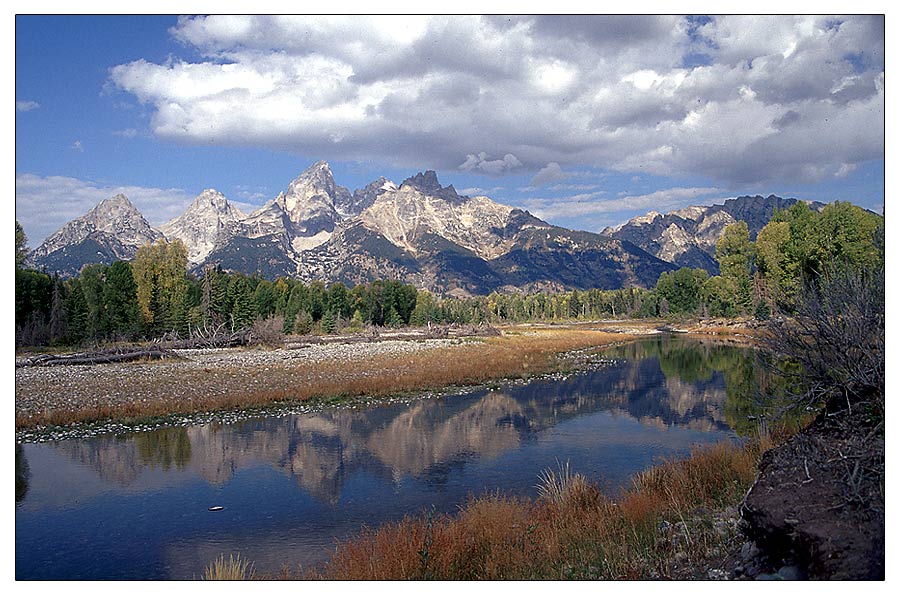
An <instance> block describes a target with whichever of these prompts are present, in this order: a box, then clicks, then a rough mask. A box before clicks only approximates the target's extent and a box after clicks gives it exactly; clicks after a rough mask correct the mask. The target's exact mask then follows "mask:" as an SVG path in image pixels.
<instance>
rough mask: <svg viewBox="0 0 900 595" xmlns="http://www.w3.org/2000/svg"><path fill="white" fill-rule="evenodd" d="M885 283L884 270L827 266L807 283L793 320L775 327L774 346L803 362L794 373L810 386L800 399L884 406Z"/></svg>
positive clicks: (779, 321) (777, 321)
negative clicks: (856, 402) (863, 402)
mask: <svg viewBox="0 0 900 595" xmlns="http://www.w3.org/2000/svg"><path fill="white" fill-rule="evenodd" d="M884 281H885V279H884V268H883V267H881V268H880V269H874V270H873V269H868V270H867V269H858V268H851V267H847V266H831V267H828V268H827V269H826V270H824V271H823V273H822V274H821V275H820V276H819V277H818V278H817V279H815V280H814V281H813V282H811V283H807V284H806V285H805V287H804V288H803V291H802V295H801V299H800V304H799V307H798V308H797V311H796V313H795V315H794V316H793V317H792V318H780V319H778V320H775V321H773V322H772V323H771V325H770V329H771V331H772V333H771V335H772V336H771V339H770V340H769V345H770V347H771V348H772V349H774V350H775V351H776V352H778V353H781V354H783V355H786V356H788V357H789V358H790V359H792V360H793V361H795V362H797V363H798V364H799V367H800V369H799V370H797V371H795V372H793V373H791V375H793V376H795V377H796V378H797V379H799V380H801V381H802V382H803V383H805V384H806V386H807V387H808V391H806V392H805V394H804V395H802V398H799V399H798V401H805V403H804V404H813V403H818V402H822V401H826V402H827V401H829V400H830V399H833V398H834V397H839V398H840V399H841V400H842V401H843V402H845V403H847V405H848V407H849V405H850V403H851V402H853V401H875V402H877V403H881V404H883V400H884V369H885V360H884V358H885V334H884V310H885V302H884Z"/></svg>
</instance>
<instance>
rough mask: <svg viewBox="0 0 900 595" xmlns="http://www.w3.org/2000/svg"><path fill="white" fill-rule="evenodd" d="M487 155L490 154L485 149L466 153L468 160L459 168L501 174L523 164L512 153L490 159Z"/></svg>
mask: <svg viewBox="0 0 900 595" xmlns="http://www.w3.org/2000/svg"><path fill="white" fill-rule="evenodd" d="M487 157H488V155H487V153H485V152H484V151H482V152H481V153H478V155H471V154H469V155H466V160H465V162H463V163H462V164H461V165H460V166H459V169H464V170H466V171H480V172H483V173H486V174H492V175H499V174H502V173H506V172H508V171H510V170H513V169H516V168H518V167H521V165H522V162H521V161H519V159H518V158H517V157H516V156H515V155H512V154H510V153H507V154H506V155H504V156H503V158H502V159H493V160H489V159H488V158H487Z"/></svg>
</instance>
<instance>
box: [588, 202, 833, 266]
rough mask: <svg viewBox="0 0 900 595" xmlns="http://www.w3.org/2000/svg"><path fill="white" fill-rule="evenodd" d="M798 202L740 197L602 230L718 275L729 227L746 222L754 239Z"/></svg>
mask: <svg viewBox="0 0 900 595" xmlns="http://www.w3.org/2000/svg"><path fill="white" fill-rule="evenodd" d="M797 202H799V201H798V200H797V199H795V198H780V197H778V196H775V195H769V196H768V197H765V198H763V197H762V196H741V197H738V198H731V199H728V200H726V201H725V204H722V205H711V206H692V207H686V208H684V209H679V210H677V211H672V212H669V213H666V214H661V213H657V212H656V211H651V212H650V213H647V214H646V215H642V216H640V217H635V218H633V219H631V220H629V221H628V222H626V223H625V224H623V225H621V226H619V227H615V228H612V227H608V228H606V229H604V230H603V232H602V233H603V234H607V235H610V236H611V237H614V238H617V239H620V240H623V241H626V242H631V243H632V244H634V245H636V246H639V247H640V248H642V249H644V250H646V251H647V252H649V253H650V254H653V255H654V256H656V257H658V258H660V259H662V260H664V261H666V262H670V263H672V264H674V265H676V266H678V267H691V268H702V269H706V270H707V271H708V272H709V273H710V275H717V274H718V273H719V265H718V263H717V262H716V242H717V241H718V240H719V238H720V237H721V235H722V232H723V231H724V230H725V228H726V227H727V226H729V225H731V224H732V223H735V222H737V221H745V222H746V223H747V227H748V228H749V229H750V239H751V240H755V239H756V234H758V233H759V230H761V229H762V228H763V227H764V226H765V225H766V223H768V222H769V220H770V219H771V218H772V214H773V213H774V212H775V210H776V209H778V210H784V209H788V208H790V207H791V206H792V205H794V204H796V203H797ZM807 204H809V205H810V207H812V208H814V209H817V210H821V209H822V208H823V207H824V206H825V205H824V204H823V203H820V202H814V201H807Z"/></svg>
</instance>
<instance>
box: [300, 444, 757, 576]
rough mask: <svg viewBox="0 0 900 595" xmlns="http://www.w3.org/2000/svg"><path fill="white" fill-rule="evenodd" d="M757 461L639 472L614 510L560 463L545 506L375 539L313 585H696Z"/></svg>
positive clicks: (677, 463)
mask: <svg viewBox="0 0 900 595" xmlns="http://www.w3.org/2000/svg"><path fill="white" fill-rule="evenodd" d="M758 453H759V450H758V446H755V445H754V446H750V447H743V446H739V445H735V444H731V443H722V444H718V445H715V446H712V447H708V448H704V449H701V450H696V451H695V452H694V453H693V454H692V456H691V457H690V458H688V459H686V460H669V461H666V462H664V463H663V464H661V465H659V466H657V467H654V468H652V469H650V470H648V471H646V472H644V473H641V474H639V475H638V476H636V477H635V478H634V482H633V485H632V486H631V487H630V488H629V489H628V490H627V491H625V492H624V493H623V494H621V496H620V497H618V498H617V499H615V500H614V499H611V498H608V497H606V496H604V495H603V494H602V493H601V492H600V491H599V490H598V489H597V488H596V486H594V485H591V484H589V483H588V482H587V480H585V478H584V477H583V476H580V475H578V474H575V473H572V472H571V470H570V469H569V468H568V467H567V466H562V465H561V466H560V469H559V470H558V471H552V470H550V471H547V472H545V473H544V476H543V484H542V486H543V487H542V489H541V492H542V496H541V497H539V498H538V499H537V500H534V501H531V500H527V499H517V498H509V497H504V496H500V495H489V496H485V497H481V498H477V499H471V500H470V501H469V502H467V503H466V504H465V505H464V506H463V507H462V508H461V510H460V511H459V513H458V514H457V515H455V516H451V515H437V516H435V517H432V516H430V515H429V516H427V517H419V518H409V517H408V518H405V519H404V520H403V521H401V522H399V523H393V524H389V525H385V526H383V527H381V528H379V529H377V530H366V531H364V532H363V533H362V534H361V535H360V536H359V537H357V538H356V539H354V540H351V541H349V542H346V543H344V544H341V545H340V546H339V547H338V548H337V550H336V552H335V554H334V556H333V557H332V559H331V560H330V561H329V562H328V563H327V564H326V565H325V566H324V567H323V568H322V569H321V570H320V571H319V572H317V573H313V574H311V575H309V576H307V577H304V578H325V579H347V580H388V579H390V580H401V579H425V578H434V579H444V580H495V579H566V578H574V579H613V580H619V579H645V578H685V575H684V572H685V569H686V568H691V567H702V565H703V563H704V562H705V561H706V560H708V559H710V558H714V557H716V556H721V555H722V551H723V548H725V547H726V545H727V542H728V541H729V540H730V539H733V538H734V534H735V531H736V530H735V529H734V527H733V526H732V525H727V523H725V524H723V522H717V520H716V517H715V514H716V513H715V512H711V511H717V510H721V509H723V508H726V507H729V506H734V505H736V504H737V503H738V502H739V501H740V499H741V498H742V496H743V494H744V492H745V491H746V490H747V488H748V486H749V485H750V483H751V482H752V480H753V478H754V477H755V474H756V460H757V457H758ZM723 527H726V528H725V529H723ZM728 527H731V529H728Z"/></svg>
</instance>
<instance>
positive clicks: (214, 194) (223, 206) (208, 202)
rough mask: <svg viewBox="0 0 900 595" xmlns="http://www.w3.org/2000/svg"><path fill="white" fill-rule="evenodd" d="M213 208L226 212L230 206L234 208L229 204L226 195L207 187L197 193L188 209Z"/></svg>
mask: <svg viewBox="0 0 900 595" xmlns="http://www.w3.org/2000/svg"><path fill="white" fill-rule="evenodd" d="M195 207H196V208H211V209H213V210H215V211H219V212H224V211H227V210H228V209H229V208H234V207H232V206H231V205H229V204H228V200H227V199H226V198H225V195H224V194H222V193H221V192H219V191H218V190H216V189H214V188H207V189H206V190H204V191H203V192H201V193H200V194H198V195H197V198H195V199H194V202H193V203H191V206H190V207H188V210H191V209H193V208H195Z"/></svg>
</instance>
